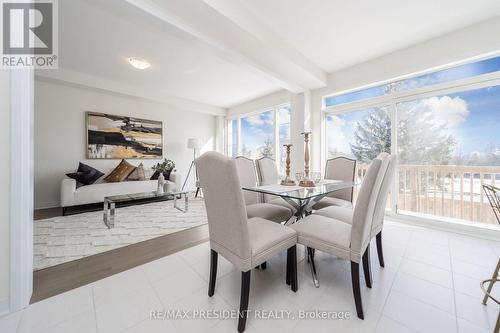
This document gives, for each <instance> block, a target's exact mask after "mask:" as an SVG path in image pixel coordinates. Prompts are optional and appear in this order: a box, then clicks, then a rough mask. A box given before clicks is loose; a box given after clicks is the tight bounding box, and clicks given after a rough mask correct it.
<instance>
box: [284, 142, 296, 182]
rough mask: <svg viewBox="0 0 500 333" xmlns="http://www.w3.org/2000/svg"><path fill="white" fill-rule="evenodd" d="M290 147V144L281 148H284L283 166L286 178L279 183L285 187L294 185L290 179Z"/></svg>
mask: <svg viewBox="0 0 500 333" xmlns="http://www.w3.org/2000/svg"><path fill="white" fill-rule="evenodd" d="M292 146H293V145H292V144H287V145H283V147H286V164H285V174H286V177H285V179H283V180H282V181H281V185H285V186H293V185H295V181H294V180H292V179H290V147H292Z"/></svg>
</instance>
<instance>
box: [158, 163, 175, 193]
mask: <svg viewBox="0 0 500 333" xmlns="http://www.w3.org/2000/svg"><path fill="white" fill-rule="evenodd" d="M174 168H175V163H174V161H172V160H169V159H167V158H165V159H164V160H163V162H161V163H156V165H154V166H153V170H154V171H156V172H158V188H157V192H158V194H163V193H164V186H165V183H166V181H165V174H166V173H168V174H167V178H168V176H169V175H170V172H172V170H174Z"/></svg>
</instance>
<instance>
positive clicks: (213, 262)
mask: <svg viewBox="0 0 500 333" xmlns="http://www.w3.org/2000/svg"><path fill="white" fill-rule="evenodd" d="M218 256H219V254H218V253H217V252H215V251H214V250H210V280H209V282H208V296H210V297H212V296H213V295H214V291H215V280H216V279H217V258H218Z"/></svg>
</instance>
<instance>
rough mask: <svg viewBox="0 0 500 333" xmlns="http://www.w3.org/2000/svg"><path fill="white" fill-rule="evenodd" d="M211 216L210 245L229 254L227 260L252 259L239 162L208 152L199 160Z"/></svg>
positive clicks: (201, 177)
mask: <svg viewBox="0 0 500 333" xmlns="http://www.w3.org/2000/svg"><path fill="white" fill-rule="evenodd" d="M195 165H196V169H197V170H198V175H199V177H200V183H201V187H202V188H203V195H204V200H205V207H206V210H207V217H208V230H209V236H210V245H211V247H212V248H215V249H217V250H219V249H222V250H223V251H225V252H226V253H222V255H224V256H226V254H227V252H229V255H228V257H229V258H228V257H226V259H231V258H235V257H236V259H242V260H249V258H251V248H250V238H249V235H248V225H247V213H246V208H245V201H244V200H243V193H242V191H241V185H240V180H239V177H238V171H237V170H236V163H235V162H234V160H233V159H232V158H229V157H227V156H224V155H222V154H220V153H217V152H207V153H205V154H203V155H202V156H200V157H199V158H198V159H196V161H195Z"/></svg>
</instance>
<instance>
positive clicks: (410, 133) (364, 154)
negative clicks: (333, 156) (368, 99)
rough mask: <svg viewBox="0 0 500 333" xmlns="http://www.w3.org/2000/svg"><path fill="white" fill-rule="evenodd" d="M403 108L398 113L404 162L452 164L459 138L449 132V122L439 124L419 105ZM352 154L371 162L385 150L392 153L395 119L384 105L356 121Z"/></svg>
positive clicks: (399, 153)
mask: <svg viewBox="0 0 500 333" xmlns="http://www.w3.org/2000/svg"><path fill="white" fill-rule="evenodd" d="M402 107H403V106H401V107H400V109H399V110H398V111H399V112H398V116H400V119H399V124H398V148H399V151H398V158H399V162H400V163H401V164H437V165H442V164H448V163H449V162H450V160H451V158H452V152H453V148H454V147H455V139H454V138H453V136H452V135H450V134H447V133H446V131H445V128H446V124H441V125H439V124H437V123H436V122H435V121H434V119H433V115H432V113H430V112H421V110H420V109H419V108H418V107H415V106H411V105H410V106H409V107H407V108H405V109H403V108H402ZM350 146H351V151H352V154H353V155H354V156H355V157H356V159H357V160H358V161H360V162H362V163H368V162H370V161H371V160H372V159H374V158H375V157H376V156H377V155H378V154H380V153H381V152H386V153H390V152H391V120H390V118H389V115H388V114H387V112H386V111H385V110H384V109H382V108H375V109H373V110H370V111H368V115H367V116H366V117H365V118H364V119H362V120H361V121H359V122H358V123H357V124H356V130H355V133H354V143H352V144H351V145H350Z"/></svg>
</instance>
